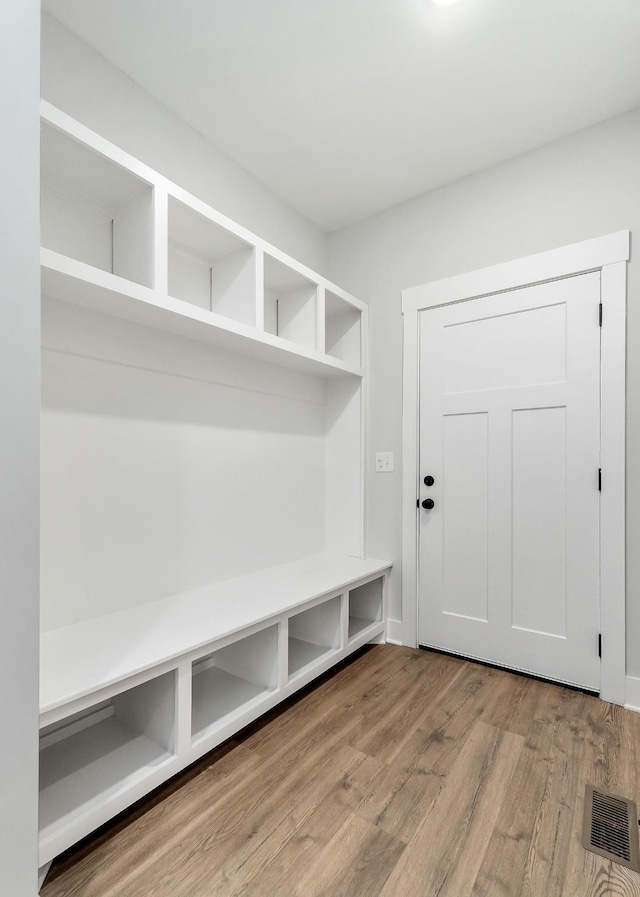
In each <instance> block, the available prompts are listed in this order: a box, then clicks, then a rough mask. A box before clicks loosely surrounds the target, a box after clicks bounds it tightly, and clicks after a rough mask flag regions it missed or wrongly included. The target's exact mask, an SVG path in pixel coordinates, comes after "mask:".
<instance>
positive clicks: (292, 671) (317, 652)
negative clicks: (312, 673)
mask: <svg viewBox="0 0 640 897" xmlns="http://www.w3.org/2000/svg"><path fill="white" fill-rule="evenodd" d="M338 648H340V597H339V596H338V597H336V598H332V599H331V600H330V601H325V602H324V603H323V604H319V605H317V606H316V607H312V608H309V610H305V611H302V613H300V614H295V616H293V617H290V618H289V676H290V677H291V676H295V675H296V674H297V673H300V672H301V671H302V670H303V669H304V668H305V667H307V666H309V665H310V664H313V663H314V662H315V661H317V660H319V659H320V658H321V657H323V656H324V655H326V654H329V653H330V652H331V651H335V650H337V649H338Z"/></svg>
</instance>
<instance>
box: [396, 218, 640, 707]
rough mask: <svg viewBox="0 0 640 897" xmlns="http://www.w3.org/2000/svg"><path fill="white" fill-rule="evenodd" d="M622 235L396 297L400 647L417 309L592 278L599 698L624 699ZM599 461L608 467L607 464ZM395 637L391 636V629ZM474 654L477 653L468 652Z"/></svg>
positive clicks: (414, 461)
mask: <svg viewBox="0 0 640 897" xmlns="http://www.w3.org/2000/svg"><path fill="white" fill-rule="evenodd" d="M629 250H630V234H629V232H628V231H620V232H619V233H615V234H609V235H607V236H604V237H598V238H595V239H593V240H587V241H585V242H582V243H576V244H573V245H570V246H566V247H564V248H562V249H556V250H552V251H550V252H543V253H539V254H537V255H532V256H528V257H525V258H523V259H519V260H515V261H512V262H507V263H504V264H501V265H496V266H494V267H491V268H485V269H481V270H479V271H475V272H470V273H468V274H463V275H459V276H457V277H452V278H448V279H447V280H443V281H437V282H434V283H431V284H425V285H424V286H421V287H413V288H411V289H408V290H405V291H404V292H403V314H404V339H405V343H404V345H405V353H404V390H403V414H404V446H403V495H404V498H405V506H404V511H403V542H402V552H403V594H402V604H403V636H402V638H403V642H404V644H417V640H418V622H417V608H418V574H419V570H418V521H419V514H421V513H427V512H422V511H418V510H417V509H416V495H417V494H419V490H420V483H421V477H420V470H419V382H418V373H419V346H418V343H419V318H420V310H421V309H435V308H437V307H439V306H444V305H445V304H448V303H456V302H461V301H462V300H474V299H476V297H482V296H490V295H492V294H497V293H507V292H508V291H512V292H510V293H509V295H510V296H513V297H517V296H518V292H519V291H518V290H517V288H518V287H524V286H530V285H534V284H539V283H543V282H546V281H551V280H553V279H556V278H566V277H570V276H572V275H577V274H581V273H586V272H595V271H599V272H600V279H601V284H600V298H601V301H602V304H603V309H604V325H603V328H602V341H601V371H600V389H601V422H600V423H601V466H602V468H603V483H604V485H603V491H602V492H601V493H600V520H601V534H600V583H601V594H600V609H601V627H602V628H601V631H602V635H603V656H602V662H601V671H600V694H601V697H603V698H604V699H605V700H608V701H612V702H614V703H618V704H624V701H625V578H624V554H625V544H624V532H625V530H624V519H625V492H624V484H625V439H624V434H625V414H624V408H625V375H624V371H625V308H626V264H625V262H626V261H627V260H628V258H629ZM607 461H608V462H609V463H607ZM394 637H395V631H394ZM474 653H475V656H478V652H474Z"/></svg>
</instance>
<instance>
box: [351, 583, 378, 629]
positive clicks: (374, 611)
mask: <svg viewBox="0 0 640 897" xmlns="http://www.w3.org/2000/svg"><path fill="white" fill-rule="evenodd" d="M381 620H382V579H373V580H371V582H366V583H365V584H364V585H362V586H358V587H357V588H356V589H351V591H350V592H349V638H350V639H353V638H356V637H357V636H358V635H360V633H362V632H364V631H365V630H366V629H368V628H369V627H370V626H372V625H373V624H374V623H379V622H380V621H381Z"/></svg>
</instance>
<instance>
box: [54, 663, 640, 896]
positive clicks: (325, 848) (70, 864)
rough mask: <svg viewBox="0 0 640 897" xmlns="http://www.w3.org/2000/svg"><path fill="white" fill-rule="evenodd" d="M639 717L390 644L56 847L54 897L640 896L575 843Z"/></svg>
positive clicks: (635, 754) (627, 768)
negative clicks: (73, 843)
mask: <svg viewBox="0 0 640 897" xmlns="http://www.w3.org/2000/svg"><path fill="white" fill-rule="evenodd" d="M586 783H591V784H594V785H597V786H600V787H602V788H605V789H607V790H610V791H613V792H615V793H617V794H621V795H623V796H626V797H630V798H632V799H634V800H636V802H638V801H639V799H640V715H638V714H634V713H632V712H630V711H627V710H624V709H622V708H620V707H616V706H614V705H611V704H606V703H605V702H603V701H600V700H598V699H597V698H593V697H590V696H588V695H584V694H581V693H579V692H575V691H571V690H569V689H564V688H560V687H558V686H554V685H548V684H546V683H541V682H537V681H534V680H530V679H526V678H524V677H521V676H514V675H511V674H510V673H506V672H503V671H499V670H494V669H489V668H486V667H483V666H480V665H477V664H472V663H468V662H466V661H461V660H457V659H454V658H450V657H445V656H443V655H439V654H434V653H430V652H427V651H418V650H411V649H407V648H397V647H394V646H392V645H378V646H375V647H372V648H368V649H367V650H365V651H364V652H363V653H361V654H360V655H358V656H357V657H356V658H355V659H354V660H353V661H352V662H350V663H348V664H346V665H344V666H342V667H341V668H339V669H338V670H337V671H336V672H334V673H333V674H332V675H330V676H327V677H325V678H324V679H323V680H321V681H320V683H319V684H317V685H316V686H315V687H313V688H311V689H309V690H307V691H305V692H304V693H303V694H302V695H301V696H299V697H298V698H297V699H295V700H292V701H290V702H288V703H287V704H286V705H284V706H283V707H282V708H279V709H278V710H277V711H274V712H273V713H271V714H269V715H268V716H267V717H266V718H264V719H263V720H260V721H259V722H258V723H256V724H254V725H253V726H251V727H249V728H248V729H246V730H245V731H244V732H242V733H241V734H240V736H238V738H236V739H234V740H233V741H231V742H229V743H228V744H226V745H224V746H222V747H221V748H220V749H218V750H217V751H215V752H213V753H212V754H209V755H208V756H207V757H206V758H204V759H203V761H201V762H200V763H199V764H197V766H195V767H193V768H191V769H190V770H187V771H186V772H185V773H184V774H182V775H181V776H179V777H178V778H177V779H176V780H174V781H172V782H171V783H168V784H167V785H166V786H165V787H163V788H162V789H160V790H159V791H158V792H156V793H155V794H154V795H152V796H151V797H149V798H148V799H147V800H145V801H143V802H141V803H140V804H138V805H137V806H136V807H135V808H134V809H133V810H132V811H131V812H130V813H129V814H127V815H125V816H124V817H122V818H121V819H119V820H118V821H117V823H116V824H114V825H112V826H110V827H109V828H106V829H105V830H103V831H102V832H100V833H99V834H98V835H96V836H95V837H94V838H93V839H91V840H89V841H87V842H85V843H84V844H82V845H80V846H79V847H77V848H76V849H74V850H73V851H70V852H69V853H68V854H67V855H65V856H64V857H62V858H60V859H59V860H58V861H57V862H56V863H55V864H54V866H53V867H52V869H51V871H50V873H49V876H48V878H47V880H46V882H45V885H44V887H43V889H42V891H41V894H42V895H43V897H63V895H64V897H151V895H153V897H232V895H233V897H267V895H268V897H360V895H362V897H378V895H380V897H408V895H420V897H432V895H433V897H435V895H438V897H467V895H471V897H519V895H522V897H525V895H526V897H560V895H562V897H592V895H593V897H610V895H613V897H616V895H620V897H631V895H638V897H640V875H637V874H635V873H633V872H629V871H628V870H627V869H625V868H624V867H622V866H620V865H618V864H613V863H610V862H608V861H606V860H604V859H603V858H601V857H599V856H597V855H596V854H593V853H590V852H587V851H585V850H584V849H583V848H582V847H581V845H580V829H581V825H582V801H583V793H584V786H585V784H586Z"/></svg>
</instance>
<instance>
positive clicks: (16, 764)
mask: <svg viewBox="0 0 640 897" xmlns="http://www.w3.org/2000/svg"><path fill="white" fill-rule="evenodd" d="M39 27H40V8H39V4H38V3H36V2H34V0H5V2H4V3H3V4H2V6H1V7H0V116H1V119H2V129H3V140H2V166H0V196H1V197H2V202H1V203H0V233H1V234H2V238H1V239H0V267H1V269H2V298H1V300H0V383H1V384H2V390H1V391H0V421H1V422H2V436H1V437H0V602H1V603H2V626H1V627H0V681H1V682H2V688H1V689H0V719H1V720H2V739H1V741H0V769H1V770H2V786H1V787H0V870H1V871H0V876H1V881H2V884H1V885H0V891H2V893H3V894H7V895H9V894H10V895H11V897H34V895H35V893H36V891H37V876H36V872H37V867H38V854H37V824H38V821H37V809H38V805H37V783H38V426H39V424H38V418H39V404H40V384H39V315H40V302H39V293H40V272H39V265H38V244H39V238H38V180H39V178H38V155H39V153H38V129H39V120H38V119H39V114H38V96H39V83H38V71H39V66H38V39H39Z"/></svg>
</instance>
